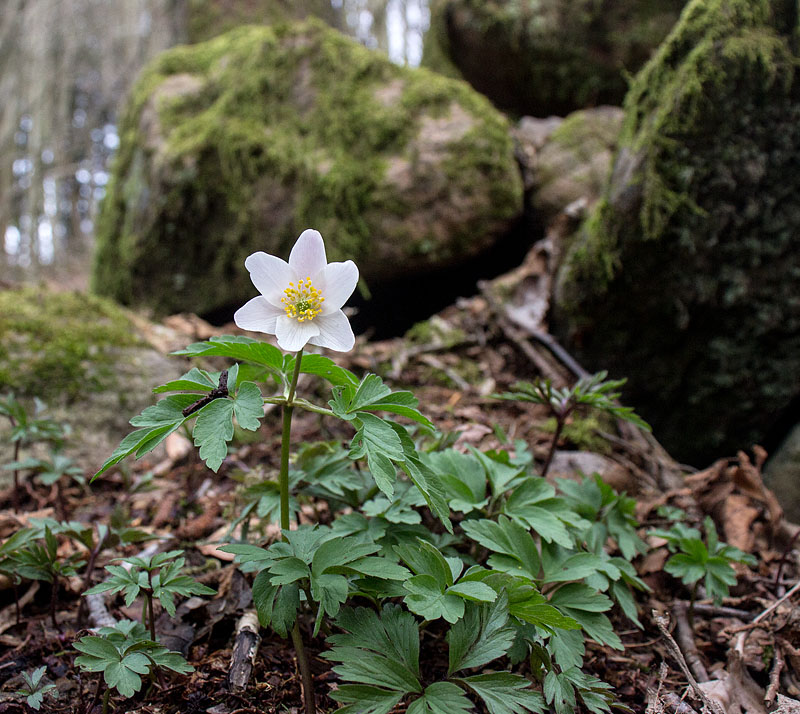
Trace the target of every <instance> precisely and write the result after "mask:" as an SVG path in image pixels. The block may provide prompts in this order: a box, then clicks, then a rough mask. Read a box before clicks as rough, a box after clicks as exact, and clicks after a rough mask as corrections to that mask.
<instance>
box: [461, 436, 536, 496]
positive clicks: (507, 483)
mask: <svg viewBox="0 0 800 714" xmlns="http://www.w3.org/2000/svg"><path fill="white" fill-rule="evenodd" d="M469 450H470V452H471V453H472V454H473V456H475V458H477V459H478V461H479V462H480V464H481V466H483V469H484V471H485V473H486V477H487V478H488V479H489V484H490V485H491V487H492V496H493V497H494V498H499V497H500V496H502V495H503V494H504V493H505V492H506V491H508V490H509V489H511V488H515V487H516V486H518V485H519V484H520V482H522V481H524V480H525V478H527V476H526V474H525V471H526V469H525V467H524V466H516V465H514V464H512V463H511V462H510V461H508V455H507V454H505V452H501V453H500V454H491V455H490V454H484V453H482V452H480V451H478V450H477V449H476V448H474V447H472V446H470V447H469ZM503 455H505V458H503Z"/></svg>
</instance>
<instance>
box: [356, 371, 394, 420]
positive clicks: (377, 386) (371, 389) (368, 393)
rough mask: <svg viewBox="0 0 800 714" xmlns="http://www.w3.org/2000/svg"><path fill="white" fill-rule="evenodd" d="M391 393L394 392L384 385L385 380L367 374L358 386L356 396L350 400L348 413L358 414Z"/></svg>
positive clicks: (375, 375)
mask: <svg viewBox="0 0 800 714" xmlns="http://www.w3.org/2000/svg"><path fill="white" fill-rule="evenodd" d="M391 393H392V390H391V389H389V387H387V386H386V385H385V384H384V383H383V380H382V379H381V378H380V377H379V376H378V375H377V374H366V375H364V378H363V379H362V380H361V384H359V385H358V389H356V393H355V395H354V396H353V398H352V399H351V400H350V404H349V405H348V411H350V412H356V411H358V410H359V409H363V408H364V407H367V406H369V405H370V404H373V403H374V402H376V401H377V400H378V399H381V398H382V397H386V396H388V395H389V394H391Z"/></svg>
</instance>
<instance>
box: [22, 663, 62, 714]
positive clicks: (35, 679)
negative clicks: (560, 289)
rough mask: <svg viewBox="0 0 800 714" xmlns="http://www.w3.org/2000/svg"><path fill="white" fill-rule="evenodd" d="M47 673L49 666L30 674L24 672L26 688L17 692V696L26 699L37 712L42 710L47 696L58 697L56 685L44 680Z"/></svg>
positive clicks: (23, 677)
mask: <svg viewBox="0 0 800 714" xmlns="http://www.w3.org/2000/svg"><path fill="white" fill-rule="evenodd" d="M46 671H47V666H43V667H37V668H36V669H34V670H33V672H31V673H30V674H29V673H28V672H23V673H22V679H23V680H24V682H25V686H24V687H23V688H22V689H18V690H17V691H16V694H17V695H19V696H21V697H25V702H26V703H27V705H28V706H29V707H30V708H31V709H34V710H36V711H37V712H38V711H39V709H40V708H41V706H42V701H43V700H44V697H45V695H46V694H49V695H50V696H51V697H58V689H56V685H55V684H53V683H52V682H46V681H45V680H44V673H45V672H46Z"/></svg>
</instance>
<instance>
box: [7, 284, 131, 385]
mask: <svg viewBox="0 0 800 714" xmlns="http://www.w3.org/2000/svg"><path fill="white" fill-rule="evenodd" d="M140 344H141V340H140V339H139V338H138V337H137V334H136V332H135V330H134V328H133V325H132V324H131V322H130V319H129V318H128V317H127V315H126V314H125V312H124V311H123V310H121V309H120V308H119V307H117V306H116V305H114V304H113V303H112V302H110V301H109V300H104V299H101V298H98V297H93V296H88V295H82V294H79V293H57V294H56V293H50V292H47V291H42V290H39V289H37V288H33V287H28V288H22V289H17V290H4V291H0V391H5V390H10V391H13V392H14V393H16V394H18V395H19V396H23V397H33V396H36V397H39V398H41V399H43V400H45V401H50V400H53V399H61V398H63V397H66V398H67V399H68V400H72V399H75V398H77V397H79V396H81V395H86V394H90V393H93V392H99V391H103V390H106V389H108V388H109V387H111V386H112V385H113V383H114V371H115V362H116V359H117V358H118V350H119V349H120V348H123V347H132V346H138V345H140Z"/></svg>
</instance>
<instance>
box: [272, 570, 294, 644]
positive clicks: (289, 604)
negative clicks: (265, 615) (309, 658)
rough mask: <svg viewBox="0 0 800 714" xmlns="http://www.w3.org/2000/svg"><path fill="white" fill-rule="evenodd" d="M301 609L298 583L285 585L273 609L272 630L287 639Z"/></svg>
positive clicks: (279, 592)
mask: <svg viewBox="0 0 800 714" xmlns="http://www.w3.org/2000/svg"><path fill="white" fill-rule="evenodd" d="M299 609H300V588H299V587H298V586H297V584H296V583H292V584H291V585H284V586H283V587H282V588H281V589H280V590H279V591H278V595H277V597H276V598H275V601H274V604H273V608H272V629H274V630H275V632H277V633H278V634H279V635H280V636H281V637H284V638H285V637H286V636H287V634H288V633H289V630H290V629H291V628H292V627H293V626H294V621H295V619H296V618H297V611H298V610H299Z"/></svg>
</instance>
